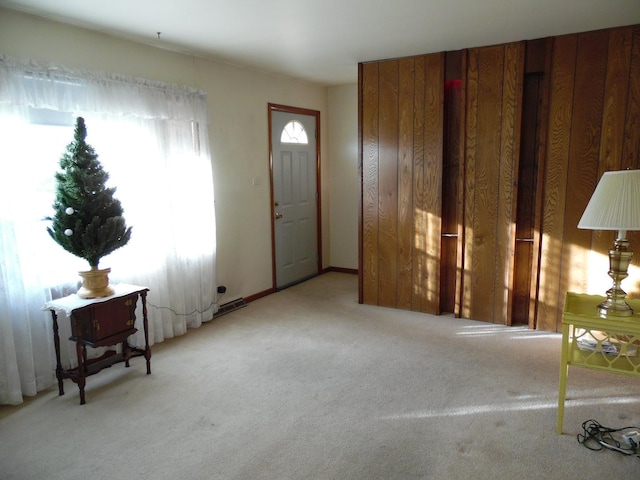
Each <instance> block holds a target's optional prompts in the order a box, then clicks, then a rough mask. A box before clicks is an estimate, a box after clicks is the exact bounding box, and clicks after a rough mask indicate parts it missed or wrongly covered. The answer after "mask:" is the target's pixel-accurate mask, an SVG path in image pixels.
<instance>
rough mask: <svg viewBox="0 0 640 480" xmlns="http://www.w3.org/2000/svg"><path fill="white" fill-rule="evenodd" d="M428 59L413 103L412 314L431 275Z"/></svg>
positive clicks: (419, 63)
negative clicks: (428, 245) (426, 153)
mask: <svg viewBox="0 0 640 480" xmlns="http://www.w3.org/2000/svg"><path fill="white" fill-rule="evenodd" d="M425 69H426V67H425V57H424V56H419V57H416V58H415V63H414V72H415V82H414V99H413V108H414V116H413V178H412V180H413V228H414V238H413V248H414V252H413V256H412V261H413V269H412V273H413V285H412V295H411V310H414V311H420V310H421V309H422V304H423V296H424V288H425V287H424V285H425V283H426V278H427V272H426V265H425V259H424V252H425V248H426V247H425V244H426V240H425V236H424V235H422V232H424V231H425V230H426V225H427V218H426V217H427V215H426V212H425V207H424V204H425V192H424V168H425V161H424V138H425V78H426V71H425Z"/></svg>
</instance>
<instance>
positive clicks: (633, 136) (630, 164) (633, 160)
mask: <svg viewBox="0 0 640 480" xmlns="http://www.w3.org/2000/svg"><path fill="white" fill-rule="evenodd" d="M630 72H631V73H630V76H629V84H628V87H627V88H628V94H627V95H628V96H627V112H626V121H625V131H624V143H623V146H622V165H621V168H640V25H636V26H634V27H633V38H632V46H631V67H630ZM635 244H637V242H636V243H635Z"/></svg>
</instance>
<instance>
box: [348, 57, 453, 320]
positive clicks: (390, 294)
mask: <svg viewBox="0 0 640 480" xmlns="http://www.w3.org/2000/svg"><path fill="white" fill-rule="evenodd" d="M360 78H361V88H360V105H361V109H360V135H361V152H362V158H363V161H362V164H361V181H362V184H361V189H362V206H361V260H360V275H361V299H362V301H364V303H369V304H375V305H381V306H387V307H398V308H402V309H408V310H416V311H422V312H431V313H437V312H439V290H440V285H439V269H440V231H441V208H442V205H441V202H442V195H441V193H442V137H443V123H442V122H443V120H442V105H443V96H444V54H435V55H423V56H417V57H411V58H406V59H400V60H388V61H384V62H374V63H368V64H363V65H360Z"/></svg>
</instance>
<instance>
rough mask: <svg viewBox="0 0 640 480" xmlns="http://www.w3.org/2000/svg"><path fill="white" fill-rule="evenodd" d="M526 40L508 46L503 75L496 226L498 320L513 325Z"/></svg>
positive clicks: (495, 312) (505, 53)
mask: <svg viewBox="0 0 640 480" xmlns="http://www.w3.org/2000/svg"><path fill="white" fill-rule="evenodd" d="M524 46H525V44H524V42H519V43H510V44H507V45H505V46H504V73H503V76H502V126H501V129H500V130H501V132H500V136H501V139H500V140H501V144H500V170H499V190H498V219H497V220H498V222H497V230H496V243H497V245H496V252H495V256H496V267H495V292H496V293H495V295H496V302H495V308H494V313H493V315H494V320H493V321H494V322H495V323H501V324H503V325H511V321H512V320H511V311H512V310H511V305H512V303H513V293H512V286H513V270H514V251H515V240H516V228H515V227H516V206H517V199H518V196H517V191H516V189H515V186H516V185H517V184H518V168H519V163H520V149H519V145H520V125H521V124H522V88H523V86H522V85H523V80H524V64H525V62H524V59H525V55H524Z"/></svg>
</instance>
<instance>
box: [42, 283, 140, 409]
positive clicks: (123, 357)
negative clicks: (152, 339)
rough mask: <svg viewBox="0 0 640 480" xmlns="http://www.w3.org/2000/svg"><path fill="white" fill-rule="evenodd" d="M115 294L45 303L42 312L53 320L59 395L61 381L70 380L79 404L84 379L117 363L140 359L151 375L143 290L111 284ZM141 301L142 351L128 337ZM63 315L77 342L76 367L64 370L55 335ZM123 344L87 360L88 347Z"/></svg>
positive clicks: (135, 329)
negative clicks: (139, 300)
mask: <svg viewBox="0 0 640 480" xmlns="http://www.w3.org/2000/svg"><path fill="white" fill-rule="evenodd" d="M113 287H114V290H115V292H114V294H113V295H110V296H109V297H104V298H94V299H82V298H80V297H78V295H76V294H73V295H69V296H68V297H64V298H60V299H57V300H52V301H50V302H47V303H46V304H45V306H44V307H43V309H44V310H50V311H51V317H52V319H53V341H54V345H55V350H56V378H57V379H58V392H59V395H64V386H63V383H62V381H63V379H65V378H70V379H71V380H73V382H75V383H76V384H77V385H78V388H79V390H80V404H81V405H83V404H84V403H85V396H84V389H85V384H86V377H88V376H90V375H94V374H96V373H98V372H100V371H101V370H102V369H104V368H107V367H110V366H112V365H114V364H116V363H119V362H125V365H126V366H127V367H128V366H129V360H130V359H131V358H133V357H140V356H143V357H145V358H146V361H147V375H149V374H150V373H151V349H150V348H149V327H148V321H147V292H148V291H149V289H148V288H146V287H139V286H137V285H128V284H118V285H114V286H113ZM138 297H140V299H141V301H142V327H143V330H144V341H145V347H144V349H140V348H135V347H132V346H130V345H129V343H128V342H127V338H128V337H129V336H130V335H132V334H134V333H136V332H137V331H138V329H137V328H135V320H136V315H135V311H136V305H137V301H138ZM60 312H64V313H65V314H66V315H67V316H68V317H69V320H70V322H71V337H69V340H72V341H74V342H75V343H76V354H77V357H78V366H77V367H76V368H70V369H63V368H62V365H61V363H60V337H59V335H58V313H60ZM118 344H122V351H121V352H116V350H112V349H109V350H107V351H106V352H105V353H104V354H103V355H102V356H100V357H99V358H94V359H87V347H92V348H96V347H108V346H115V345H118Z"/></svg>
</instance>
